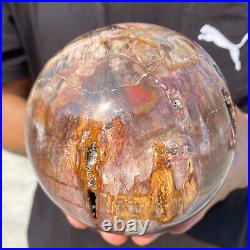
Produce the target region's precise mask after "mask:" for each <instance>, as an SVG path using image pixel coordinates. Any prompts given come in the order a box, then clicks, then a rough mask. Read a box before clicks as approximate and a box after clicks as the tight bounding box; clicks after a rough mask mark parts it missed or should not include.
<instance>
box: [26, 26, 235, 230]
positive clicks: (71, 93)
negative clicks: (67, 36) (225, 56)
mask: <svg viewBox="0 0 250 250" xmlns="http://www.w3.org/2000/svg"><path fill="white" fill-rule="evenodd" d="M234 121H235V112H234V107H233V104H232V100H231V97H230V94H229V92H228V89H227V87H226V84H225V80H224V78H223V76H222V74H221V72H220V70H219V69H218V67H217V66H216V64H215V63H214V61H213V60H212V59H211V58H210V57H209V56H208V54H207V53H206V52H205V51H204V50H203V49H202V48H201V47H199V46H198V45H197V44H195V43H193V42H191V41H190V40H188V39H187V38H186V37H184V36H182V35H181V34H178V33H176V32H174V31H172V30H169V29H167V28H164V27H160V26H156V25H149V24H139V23H138V24H137V23H128V24H118V25H113V26H110V27H106V28H102V29H98V30H95V31H93V32H90V33H87V34H85V35H83V36H80V37H79V38H77V39H76V40H74V41H73V42H71V43H70V44H68V45H67V46H66V47H65V48H64V49H63V50H61V51H60V52H59V53H58V54H57V55H55V56H54V57H53V58H52V59H51V60H49V62H48V63H47V64H46V65H45V67H44V69H43V70H42V72H41V74H40V75H39V77H38V79H37V81H36V83H35V85H34V88H33V90H32V93H31V95H30V97H29V101H28V109H27V122H26V142H27V150H28V154H29V156H30V158H31V160H32V163H33V166H34V168H35V170H36V172H37V175H38V178H39V181H40V184H41V185H42V187H43V188H44V190H45V191H46V192H47V193H48V195H49V196H50V197H51V198H52V200H53V201H54V202H55V203H56V204H57V205H58V206H59V207H60V208H62V209H63V210H65V211H67V212H68V213H69V214H71V215H72V216H74V217H75V218H77V219H78V220H80V221H82V222H84V223H86V224H88V225H89V226H92V227H97V228H100V229H102V221H103V220H105V219H109V220H111V221H114V220H115V219H117V220H118V219H121V220H123V221H124V222H128V221H129V220H130V219H138V220H142V221H144V222H145V221H146V220H150V223H149V227H148V230H147V232H148V233H154V232H157V231H161V230H164V229H166V228H168V227H170V226H172V225H175V224H177V223H180V222H182V221H184V220H186V219H187V218H189V217H190V216H192V215H193V214H194V213H196V212H197V211H198V210H199V209H201V208H202V207H203V206H204V205H205V204H206V203H207V202H208V201H209V200H210V199H211V198H212V197H213V196H214V195H215V193H216V191H217V190H218V188H219V187H220V185H221V184H222V182H223V180H224V177H225V175H226V173H227V170H228V169H229V166H230V163H231V161H232V158H233V154H234V144H235V124H234V123H235V122H234ZM125 233H126V232H125ZM135 233H136V232H135Z"/></svg>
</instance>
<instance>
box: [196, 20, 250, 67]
mask: <svg viewBox="0 0 250 250" xmlns="http://www.w3.org/2000/svg"><path fill="white" fill-rule="evenodd" d="M198 39H199V40H204V41H206V42H213V43H214V44H215V45H217V46H218V47H221V48H223V49H227V50H228V51H229V53H230V56H231V58H232V60H233V62H234V65H235V69H236V70H237V71H239V70H241V62H240V48H241V47H242V46H243V45H244V44H245V43H246V41H247V40H248V33H246V35H245V36H244V37H243V38H242V40H241V41H240V43H238V44H235V43H232V42H231V41H229V40H228V39H227V38H226V37H225V36H224V35H223V34H222V33H221V32H220V31H219V30H218V29H216V28H215V27H213V26H211V25H209V24H205V25H204V26H203V27H202V28H201V29H200V34H199V35H198Z"/></svg>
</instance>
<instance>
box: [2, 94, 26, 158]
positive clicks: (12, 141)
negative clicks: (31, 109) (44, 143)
mask: <svg viewBox="0 0 250 250" xmlns="http://www.w3.org/2000/svg"><path fill="white" fill-rule="evenodd" d="M25 112H26V100H25V98H24V97H21V96H18V95H15V94H11V93H3V95H2V143H3V147H4V148H5V149H7V150H9V151H12V152H15V153H17V154H22V155H25V154H26V150H25V140H24V123H25Z"/></svg>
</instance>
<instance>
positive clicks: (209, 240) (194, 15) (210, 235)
mask: <svg viewBox="0 0 250 250" xmlns="http://www.w3.org/2000/svg"><path fill="white" fill-rule="evenodd" d="M121 22H147V23H154V24H159V25H162V26H166V27H168V28H171V29H173V30H176V31H179V32H180V33H183V34H184V35H186V36H187V37H189V38H191V39H193V40H194V41H197V42H199V43H200V44H201V45H202V46H203V47H204V48H205V49H206V50H207V51H208V53H209V54H210V55H211V56H212V57H213V58H214V59H215V61H216V62H217V63H218V65H219V66H220V67H221V70H222V72H223V73H224V75H225V78H226V79H227V81H228V84H229V89H230V91H231V93H232V97H233V100H234V102H235V103H236V105H237V106H238V107H239V108H237V138H236V154H235V158H234V160H233V163H232V166H231V168H230V171H229V173H228V175H227V177H226V180H225V182H224V184H223V186H222V188H221V189H220V191H219V193H218V194H217V195H216V197H215V198H214V199H213V200H212V201H211V202H210V203H209V204H208V205H207V206H206V207H205V208H204V209H203V210H202V211H201V212H199V213H198V214H197V215H195V216H194V217H192V218H191V219H189V220H188V221H186V222H184V223H182V224H181V225H179V226H176V227H174V228H172V229H171V230H170V233H171V234H178V235H179V236H176V237H172V236H171V234H166V233H164V234H161V235H159V234H157V235H145V236H133V237H132V238H131V239H132V241H130V240H129V241H127V237H125V236H123V235H113V234H109V233H104V232H100V234H97V233H96V232H95V231H94V230H91V229H87V227H86V225H83V224H81V223H80V222H78V221H76V220H75V219H74V218H72V217H70V216H69V215H66V218H67V220H68V222H69V223H70V224H71V225H73V227H72V226H70V225H69V224H68V223H67V222H66V220H65V218H64V217H65V216H64V214H63V213H62V212H61V211H60V210H59V209H58V208H57V207H56V206H55V205H54V204H52V202H51V201H50V200H49V198H47V196H46V195H45V194H44V192H43V191H42V190H41V188H40V187H39V186H38V187H37V190H36V193H35V196H34V203H33V208H32V212H31V218H30V224H29V230H28V241H29V246H30V247H88V246H89V247H101V246H108V244H113V245H121V244H124V246H135V244H136V245H148V246H152V247H154V246H157V247H163V246H164V247H169V246H172V247H173V246H176V247H178V246H186V247H187V246H188V247H192V246H200V247H202V246H220V247H244V246H245V247H246V246H247V244H248V242H247V230H248V224H247V217H248V213H247V201H248V200H247V199H248V198H247V196H248V195H247V186H248V182H247V176H248V172H247V171H248V170H247V150H248V149H247V147H248V144H247V137H248V136H247V133H248V131H247V124H248V115H247V113H245V112H247V100H248V96H247V72H248V65H247V61H248V59H247V49H248V46H247V43H245V44H244V45H243V44H242V46H241V47H240V48H239V53H240V57H239V58H238V59H239V60H240V62H241V68H240V69H239V67H238V69H237V70H235V65H234V62H233V61H232V60H231V58H230V54H229V50H227V47H224V49H223V48H221V47H223V46H218V45H220V43H218V42H217V43H216V42H213V39H210V42H208V41H206V38H204V37H206V36H205V34H203V36H200V38H203V39H200V40H198V38H197V36H198V35H199V31H200V30H201V28H202V27H203V26H204V25H206V24H207V25H210V26H213V27H216V28H217V29H218V31H219V32H221V34H223V36H224V37H226V38H227V41H231V44H237V43H239V42H240V41H241V39H242V37H243V36H244V35H245V33H246V32H247V30H248V28H247V23H248V22H247V3H219V4H218V3H206V4H202V3H97V2H96V3H4V4H3V43H2V44H3V50H2V63H3V71H2V73H3V78H2V79H3V80H2V81H3V84H2V105H3V113H2V129H3V130H2V136H3V147H4V148H6V149H7V150H10V151H13V152H15V153H18V154H23V155H25V154H26V152H25V142H24V119H25V109H26V101H27V97H28V95H29V92H30V89H31V87H32V84H33V83H34V81H35V79H36V77H37V76H38V74H39V72H40V70H41V69H42V67H43V65H44V64H45V63H46V62H47V61H48V59H49V58H51V57H52V56H53V55H54V54H55V53H56V52H57V51H58V50H59V49H61V48H62V47H64V46H65V44H67V43H68V42H69V41H71V40H73V39H74V38H75V37H77V36H79V35H80V34H83V33H86V32H87V31H90V30H93V29H96V28H98V27H102V26H107V25H111V24H114V23H121ZM206 27H208V26H206ZM79 229H85V231H82V230H79ZM100 235H101V236H102V237H103V239H104V240H105V241H103V240H102V239H101V237H100ZM184 236H185V237H184ZM180 239H181V240H180Z"/></svg>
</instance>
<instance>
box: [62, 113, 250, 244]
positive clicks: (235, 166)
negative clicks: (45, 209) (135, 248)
mask: <svg viewBox="0 0 250 250" xmlns="http://www.w3.org/2000/svg"><path fill="white" fill-rule="evenodd" d="M247 138H248V115H247V114H244V113H243V112H241V111H240V110H239V109H237V137H236V151H235V158H234V160H233V163H232V165H231V168H230V170H229V172H228V175H227V177H226V179H225V182H224V183H223V185H222V187H221V189H220V190H219V192H218V194H217V195H216V196H215V197H214V199H212V200H211V201H210V203H209V204H208V205H207V206H206V207H205V208H204V209H203V210H202V211H200V212H199V213H198V214H196V215H195V216H193V217H192V218H190V219H189V220H187V221H185V222H183V223H182V224H180V225H177V226H175V227H173V228H171V229H170V230H169V233H171V234H181V233H184V232H186V231H188V230H189V229H190V228H191V227H193V226H194V225H195V224H196V223H198V222H199V221H200V220H201V219H202V218H203V217H204V215H205V214H206V213H207V211H208V210H209V209H210V208H211V207H212V206H214V205H215V204H216V203H218V202H219V201H222V200H224V199H225V198H226V197H227V196H228V195H229V194H230V193H231V192H232V191H233V190H235V189H238V188H244V187H247V186H248V179H247V177H248V167H247V160H248V159H247V151H248V142H247ZM66 218H67V219H68V221H69V223H70V224H71V225H72V226H74V227H75V228H79V229H85V228H87V226H86V225H84V224H82V223H80V222H79V221H77V220H76V219H74V218H73V217H71V216H69V215H66ZM100 234H101V236H102V237H103V239H104V240H105V241H107V242H108V243H110V244H112V245H122V244H124V243H125V242H126V241H127V236H124V235H117V234H112V233H105V232H100ZM161 234H162V233H160V234H153V235H145V236H132V241H133V242H134V243H135V244H137V245H140V246H143V245H147V244H150V243H151V242H153V241H154V240H155V239H157V238H158V237H159V236H160V235H161Z"/></svg>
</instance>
